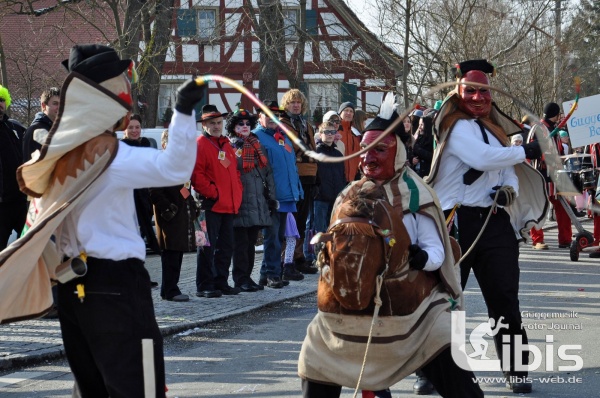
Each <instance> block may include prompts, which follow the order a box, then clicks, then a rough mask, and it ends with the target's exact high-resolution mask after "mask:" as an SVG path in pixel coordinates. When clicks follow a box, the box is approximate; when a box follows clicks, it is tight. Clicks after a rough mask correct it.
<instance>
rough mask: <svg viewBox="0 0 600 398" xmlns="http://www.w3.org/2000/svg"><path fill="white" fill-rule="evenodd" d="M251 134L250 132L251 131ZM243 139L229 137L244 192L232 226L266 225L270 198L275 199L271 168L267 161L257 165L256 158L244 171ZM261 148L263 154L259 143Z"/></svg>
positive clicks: (268, 221)
mask: <svg viewBox="0 0 600 398" xmlns="http://www.w3.org/2000/svg"><path fill="white" fill-rule="evenodd" d="M251 134H252V133H251ZM243 145H244V141H243V140H242V139H240V138H239V137H232V138H231V146H232V147H233V148H234V150H238V149H240V151H239V153H238V152H237V151H236V157H237V168H238V170H239V172H240V175H241V180H242V186H243V187H244V192H243V194H242V205H241V206H240V210H239V213H238V214H237V215H236V216H235V217H234V219H233V226H234V227H244V228H247V227H253V226H261V227H266V226H269V225H271V212H270V210H269V202H268V201H267V198H268V199H270V200H276V199H277V197H276V194H275V183H274V182H273V170H272V169H271V165H270V164H269V163H267V165H266V166H265V167H262V168H261V167H259V166H258V159H255V161H254V168H253V169H252V170H250V171H249V172H245V171H244V168H243V159H242V152H241V148H242V146H243ZM261 150H262V152H263V154H264V155H265V156H267V152H266V151H265V148H264V147H263V146H262V145H261Z"/></svg>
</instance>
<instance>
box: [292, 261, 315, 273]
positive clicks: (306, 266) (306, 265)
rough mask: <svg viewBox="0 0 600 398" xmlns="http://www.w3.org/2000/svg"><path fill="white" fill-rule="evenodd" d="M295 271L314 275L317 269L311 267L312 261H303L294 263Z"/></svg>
mask: <svg viewBox="0 0 600 398" xmlns="http://www.w3.org/2000/svg"><path fill="white" fill-rule="evenodd" d="M296 270H297V271H299V272H302V273H303V274H316V273H317V272H319V269H318V268H317V267H315V266H314V265H312V261H305V262H303V263H296Z"/></svg>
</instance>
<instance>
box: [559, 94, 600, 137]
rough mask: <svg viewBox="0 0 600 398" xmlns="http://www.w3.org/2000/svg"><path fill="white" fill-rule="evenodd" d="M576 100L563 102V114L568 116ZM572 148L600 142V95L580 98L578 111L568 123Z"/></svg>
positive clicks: (576, 110)
mask: <svg viewBox="0 0 600 398" xmlns="http://www.w3.org/2000/svg"><path fill="white" fill-rule="evenodd" d="M573 102H575V101H574V100H571V101H567V102H563V112H564V113H565V114H567V113H568V112H569V110H570V109H571V105H573ZM566 127H567V129H568V130H569V138H570V139H571V146H572V147H573V148H578V147H581V146H585V145H589V144H593V143H596V142H600V94H598V95H593V96H591V97H585V98H580V99H579V103H578V104H577V109H575V112H573V115H571V118H570V119H569V121H568V122H567V126H566Z"/></svg>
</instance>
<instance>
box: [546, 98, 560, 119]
mask: <svg viewBox="0 0 600 398" xmlns="http://www.w3.org/2000/svg"><path fill="white" fill-rule="evenodd" d="M559 113H560V106H558V104H557V103H556V102H548V103H547V104H546V105H544V118H545V119H550V118H553V117H554V116H558V114H559Z"/></svg>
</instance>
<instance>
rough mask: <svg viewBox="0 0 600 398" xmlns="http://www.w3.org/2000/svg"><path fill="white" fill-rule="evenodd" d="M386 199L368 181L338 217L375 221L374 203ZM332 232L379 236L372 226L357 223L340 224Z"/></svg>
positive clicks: (379, 189)
mask: <svg viewBox="0 0 600 398" xmlns="http://www.w3.org/2000/svg"><path fill="white" fill-rule="evenodd" d="M384 198H385V196H384V194H383V190H382V189H381V188H380V187H378V186H377V185H375V183H373V182H372V181H367V182H365V183H364V184H363V185H362V187H361V188H360V189H359V190H358V191H357V192H356V195H355V196H354V197H352V198H351V199H350V200H349V201H347V202H346V203H344V204H343V205H342V206H341V209H340V212H339V213H338V215H341V214H343V215H344V216H345V217H356V218H366V219H369V220H371V219H373V212H374V202H375V201H377V200H381V199H384ZM332 232H338V233H342V234H344V235H365V236H368V237H376V236H378V235H377V234H376V232H375V229H374V228H373V227H372V226H371V225H369V224H363V223H355V222H352V223H343V224H338V225H336V226H335V227H334V228H333V229H332Z"/></svg>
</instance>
